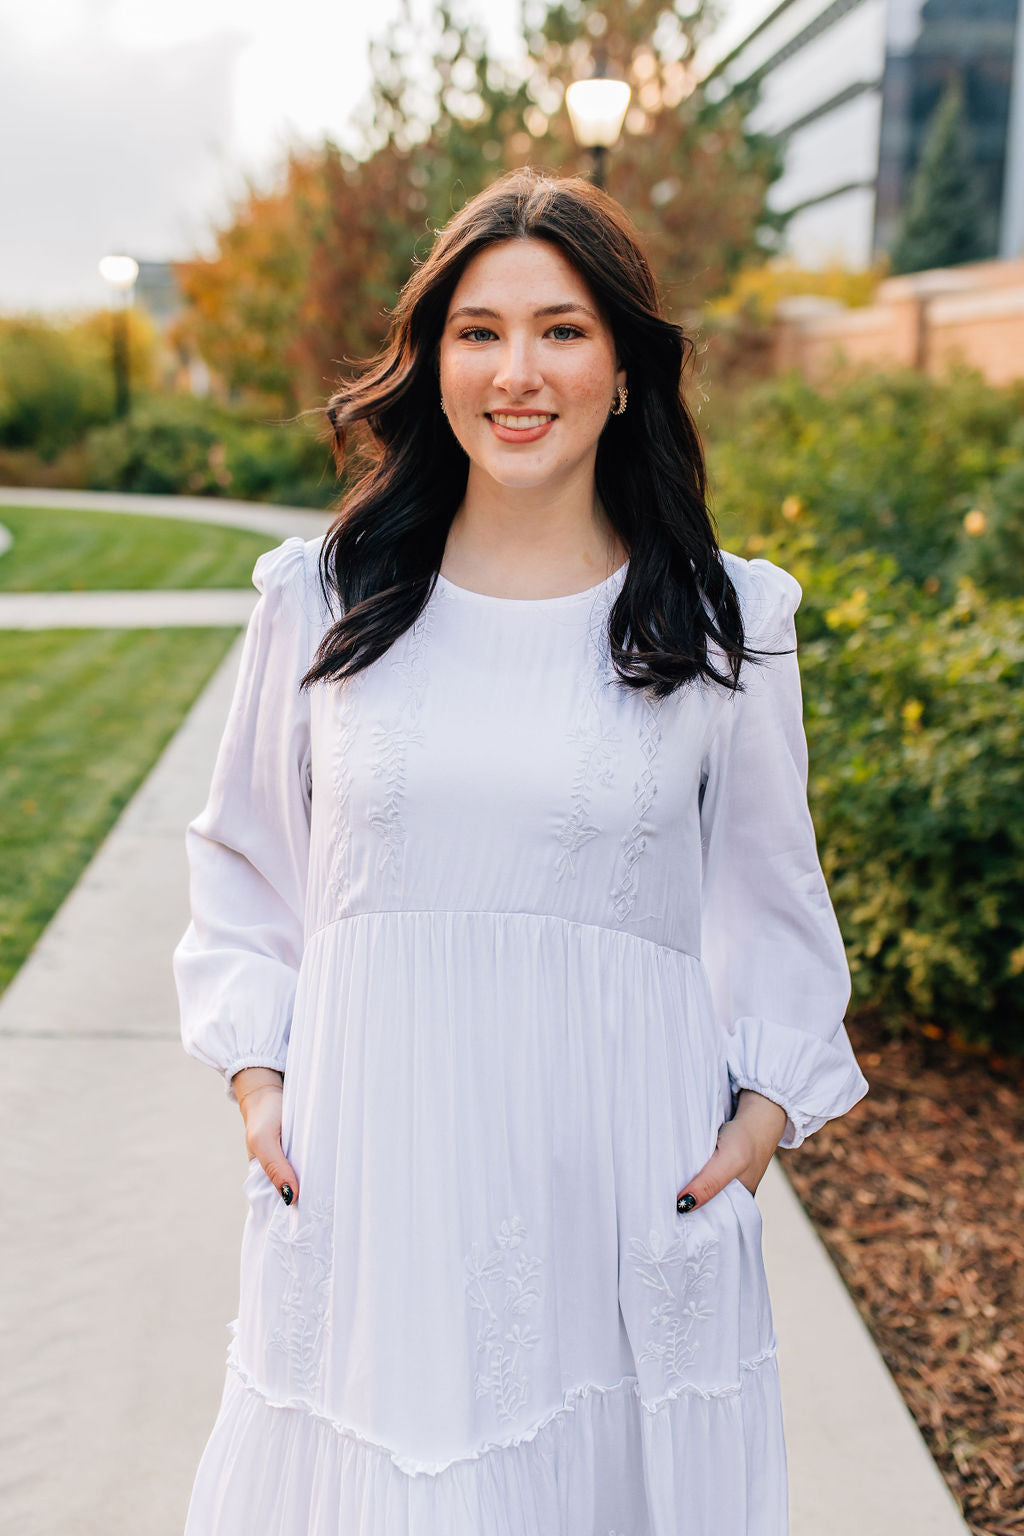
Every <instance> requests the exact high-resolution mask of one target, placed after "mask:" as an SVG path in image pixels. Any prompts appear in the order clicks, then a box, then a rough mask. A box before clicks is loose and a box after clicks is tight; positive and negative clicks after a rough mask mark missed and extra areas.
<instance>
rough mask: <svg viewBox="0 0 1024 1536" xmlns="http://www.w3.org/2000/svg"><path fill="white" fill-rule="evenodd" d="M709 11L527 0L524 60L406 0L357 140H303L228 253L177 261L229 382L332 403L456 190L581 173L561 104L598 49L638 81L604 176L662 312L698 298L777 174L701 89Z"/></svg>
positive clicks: (773, 157)
mask: <svg viewBox="0 0 1024 1536" xmlns="http://www.w3.org/2000/svg"><path fill="white" fill-rule="evenodd" d="M708 16H709V13H708V11H707V10H706V7H705V4H704V0H696V8H695V9H693V10H684V8H683V0H606V3H604V4H603V5H598V3H597V0H565V3H556V0H525V3H524V15H523V22H524V34H525V41H526V55H525V57H524V59H523V61H522V64H521V66H520V65H516V64H513V65H506V64H504V63H503V62H501V61H498V60H494V59H492V58H491V57H490V56H489V53H488V50H487V42H486V36H485V34H484V33H483V30H482V29H481V28H480V27H478V26H477V25H476V24H474V23H472V22H470V23H463V22H462V21H461V20H460V19H459V18H458V16H457V15H456V14H455V13H454V11H453V10H452V9H451V7H450V6H449V4H447V3H440V4H438V5H437V6H436V8H435V10H434V11H433V13H432V16H431V20H430V23H429V26H428V28H427V34H426V36H423V35H421V34H420V33H419V32H418V31H417V29H416V27H415V26H414V23H413V21H412V17H411V10H410V7H409V4H408V0H405V4H404V5H403V8H402V11H401V13H400V14H399V16H398V18H397V19H396V20H395V21H393V22H392V24H391V26H390V27H389V29H388V31H387V32H386V33H385V36H384V40H383V41H382V42H378V43H376V44H375V45H373V47H372V49H371V63H372V66H373V87H372V92H371V98H370V101H369V103H368V106H367V108H366V109H365V110H364V112H363V114H362V116H361V118H360V117H357V119H356V126H357V128H358V129H359V131H360V135H361V138H362V147H361V150H360V152H359V153H358V154H353V153H349V152H348V151H343V150H341V149H339V148H338V146H337V145H335V144H331V143H327V144H325V145H324V146H323V147H322V148H321V149H318V150H306V151H301V152H300V151H297V150H295V151H292V153H291V154H290V155H289V157H288V160H287V163H286V165H285V167H284V169H283V174H282V175H281V176H280V179H279V183H278V185H277V187H276V188H274V189H272V190H270V191H260V190H258V189H256V188H254V187H249V189H248V191H247V194H246V195H245V196H244V197H243V198H242V200H241V201H240V202H239V204H238V206H237V207H236V208H235V210H234V211H233V214H232V216H231V219H230V221H229V223H228V224H227V226H226V227H225V228H223V229H222V230H220V231H219V233H218V235H217V250H216V253H215V255H214V256H213V257H212V258H211V259H209V260H196V261H193V262H190V263H185V264H183V265H182V267H181V268H180V283H181V287H182V290H183V292H184V294H185V297H186V300H187V304H188V313H187V316H186V318H185V320H184V322H183V323H182V326H181V328H180V334H181V336H182V339H185V338H187V339H189V340H190V341H191V342H192V343H193V344H194V345H195V346H197V347H198V349H199V351H200V352H201V353H202V355H203V356H204V358H205V359H206V361H207V362H208V363H209V364H210V366H211V367H212V368H213V369H214V370H215V371H216V373H217V374H219V376H220V377H221V379H222V380H223V381H224V383H225V384H226V385H227V386H228V387H229V388H231V389H235V390H244V391H246V392H248V393H254V394H256V395H257V396H259V397H260V398H263V399H265V400H267V401H268V402H271V401H272V402H274V403H275V404H276V405H277V406H278V407H280V408H282V409H284V410H288V411H294V410H296V409H298V408H300V407H302V406H307V407H308V406H311V405H314V404H315V403H316V402H318V401H320V400H322V399H323V398H324V397H325V395H326V394H327V393H328V392H329V391H330V389H331V387H332V384H333V381H334V377H335V375H336V371H337V368H338V366H339V365H342V364H346V363H350V362H355V361H356V360H358V359H360V358H362V357H367V356H369V355H371V354H372V353H373V352H374V351H375V350H376V348H377V346H378V345H379V343H380V341H381V340H382V339H383V336H384V334H385V333H386V330H387V326H388V323H389V309H390V306H391V305H392V304H393V303H394V299H395V297H396V295H397V293H398V290H399V288H400V287H401V286H402V283H403V282H404V281H405V279H406V277H407V276H408V274H409V270H410V267H411V264H412V262H413V260H414V259H417V258H422V256H423V255H424V254H425V252H426V251H427V250H428V249H429V246H430V242H431V240H432V239H433V234H434V231H435V230H436V229H438V228H439V227H440V226H441V225H443V224H444V223H445V222H446V221H447V220H448V218H449V217H450V216H451V214H452V213H453V212H454V211H455V210H456V209H457V208H458V207H460V206H461V205H462V203H464V202H465V201H466V200H467V199H468V198H470V197H472V196H473V195H474V194H475V193H476V192H477V191H479V190H480V189H481V188H482V187H484V186H486V185H487V184H488V183H490V182H491V181H492V180H494V179H495V177H496V176H498V175H500V174H502V173H503V172H504V171H506V170H509V169H512V168H514V167H515V166H519V165H523V164H532V165H534V166H536V167H537V168H539V169H545V170H548V171H551V172H552V173H554V174H557V175H571V174H584V175H585V174H587V172H588V169H589V156H588V153H587V152H586V151H581V150H580V149H579V148H578V146H577V145H576V143H575V141H574V139H573V137H572V132H571V128H570V124H569V121H568V116H567V113H566V112H565V111H564V110H563V99H564V92H565V86H566V85H567V84H568V83H569V81H570V80H572V79H574V78H578V77H581V76H586V75H588V74H589V73H591V71H592V69H593V68H594V65H595V63H596V62H597V53H598V49H600V51H601V53H602V55H603V57H604V60H605V62H606V65H607V68H608V72H609V73H619V74H621V75H622V77H623V78H625V79H628V80H629V81H630V83H631V85H632V86H633V88H634V95H635V104H634V105H633V107H632V108H631V111H630V114H629V116H628V118H627V121H626V125H625V132H624V134H623V137H622V140H621V143H620V144H619V146H617V148H616V149H615V150H614V152H613V154H612V156H611V167H610V174H609V177H608V190H609V192H610V193H611V194H612V196H614V197H617V198H619V199H620V201H622V203H623V204H624V205H625V206H626V207H627V208H628V209H629V211H630V212H631V214H632V215H633V217H634V219H635V220H636V222H637V224H638V225H639V227H640V229H641V230H642V231H643V232H644V234H645V236H646V238H647V242H648V255H649V257H650V259H651V261H652V264H653V265H654V267H655V270H656V272H657V273H658V275H659V278H660V280H661V282H662V285H663V292H664V294H665V297H666V301H667V304H668V307H669V310H670V311H672V310H676V311H681V310H686V311H689V310H691V309H692V308H693V307H695V306H697V305H699V304H700V303H701V302H702V301H703V300H704V299H705V298H706V297H707V296H708V295H710V294H713V293H715V292H717V291H719V290H720V289H721V288H722V287H723V286H725V285H726V284H727V282H728V279H729V277H730V276H731V274H732V273H733V271H735V270H736V268H737V267H738V266H739V265H740V264H741V263H742V262H743V260H745V259H747V258H749V257H750V255H751V254H752V252H754V251H756V250H757V249H758V241H759V239H760V238H761V232H762V231H763V230H764V229H765V228H766V227H768V226H770V224H771V215H770V213H768V211H767V209H766V205H765V194H766V191H767V188H768V185H769V184H770V182H771V180H772V179H773V177H774V176H775V175H777V174H778V172H779V170H780V169H781V166H780V162H779V160H778V154H777V151H776V149H775V147H774V146H773V145H772V144H771V143H770V141H768V140H767V139H764V138H761V137H759V136H757V135H752V134H749V133H747V132H746V130H745V129H744V126H743V123H744V118H745V115H746V112H747V111H748V110H749V107H750V102H749V101H748V100H746V99H745V98H743V99H741V97H740V95H739V94H734V95H733V96H731V97H730V98H729V99H728V100H726V101H723V102H721V103H718V104H712V103H711V102H709V101H708V100H707V99H706V96H705V93H704V91H703V90H702V88H701V85H700V81H699V79H698V77H697V71H696V66H695V63H694V56H695V52H696V47H697V43H698V41H699V39H700V37H701V36H702V35H703V32H704V30H705V29H706V27H707V26H708V24H709V22H708Z"/></svg>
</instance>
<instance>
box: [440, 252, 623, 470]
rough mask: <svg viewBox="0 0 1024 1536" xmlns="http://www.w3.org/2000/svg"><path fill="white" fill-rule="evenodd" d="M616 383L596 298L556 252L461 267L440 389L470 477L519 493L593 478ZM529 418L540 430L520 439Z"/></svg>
mask: <svg viewBox="0 0 1024 1536" xmlns="http://www.w3.org/2000/svg"><path fill="white" fill-rule="evenodd" d="M555 308H557V310H558V312H557V313H551V312H550V311H551V310H552V309H555ZM472 310H475V311H477V312H476V313H467V311H472ZM484 311H486V313H484ZM544 311H548V312H547V313H544ZM625 382H626V373H625V369H623V368H616V356H615V342H614V339H613V337H612V333H611V330H610V328H609V327H608V325H607V324H606V323H605V321H604V319H603V317H602V316H601V315H600V314H599V312H598V306H597V302H596V300H595V298H594V295H593V293H592V292H591V290H590V288H589V286H588V284H587V283H586V282H585V281H584V279H583V278H582V277H581V276H580V275H579V273H578V272H577V271H576V269H575V268H574V267H573V266H572V264H571V263H570V262H569V261H568V260H566V258H565V257H564V256H563V254H562V252H561V250H560V249H559V247H558V246H556V245H553V244H552V243H551V242H550V241H547V240H538V239H533V238H530V239H525V240H524V239H514V240H503V241H501V242H500V243H499V244H497V245H490V246H488V247H487V248H486V249H485V250H483V251H480V252H479V253H478V254H477V255H476V256H474V257H473V258H472V260H471V261H469V262H468V263H467V264H466V266H465V268H464V270H463V272H462V276H461V277H460V279H459V282H458V283H457V285H456V287H455V291H454V293H453V294H452V297H451V301H450V303H449V305H448V315H447V318H446V321H445V328H444V333H443V335H442V338H441V348H440V384H441V396H442V398H443V400H444V404H445V409H446V411H447V413H448V421H449V423H450V425H451V429H452V431H453V432H454V433H455V436H456V437H457V438H458V440H459V442H460V443H461V444H462V447H463V448H464V449H465V451H466V453H467V454H468V456H469V459H470V463H471V474H472V473H473V472H482V473H483V474H485V475H487V476H489V477H490V478H491V479H493V480H494V481H496V482H497V483H498V484H499V485H504V486H515V487H521V488H525V487H528V486H540V485H543V484H545V483H546V482H550V481H558V480H563V479H567V478H572V477H574V476H575V475H576V474H578V473H579V471H580V470H581V468H583V469H585V470H586V469H588V468H589V472H590V473H591V474H592V473H593V465H594V460H595V458H596V456H597V440H598V438H599V437H600V435H601V432H602V431H603V429H604V426H605V423H606V422H607V420H608V413H609V411H610V410H611V408H612V406H613V405H614V404H615V400H616V388H617V386H618V385H620V384H625ZM535 416H541V417H543V418H544V421H545V422H546V423H547V424H546V425H542V426H541V427H539V428H536V427H533V428H528V427H526V423H527V422H529V421H530V420H531V418H533V417H535ZM508 417H510V418H512V419H511V421H510V422H509V421H507V419H506V418H508ZM548 418H553V419H552V420H550V421H549V420H548ZM503 422H504V423H505V424H504V425H503V424H502V423H503Z"/></svg>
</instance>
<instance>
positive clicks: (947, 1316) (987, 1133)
mask: <svg viewBox="0 0 1024 1536" xmlns="http://www.w3.org/2000/svg"><path fill="white" fill-rule="evenodd" d="M925 1028H926V1030H927V1033H926V1034H922V1033H921V1030H920V1026H918V1027H917V1029H916V1030H914V1032H910V1031H907V1032H905V1033H903V1034H902V1035H900V1036H898V1037H895V1038H894V1037H891V1036H890V1035H889V1034H888V1032H887V1031H886V1030H885V1028H884V1027H883V1026H882V1025H881V1023H880V1022H879V1021H878V1020H876V1019H870V1018H868V1019H864V1018H861V1019H855V1020H852V1021H850V1023H849V1024H848V1029H849V1033H850V1038H851V1040H852V1042H853V1045H854V1049H855V1050H856V1052H857V1055H858V1059H859V1060H860V1062H861V1066H862V1069H863V1071H864V1075H865V1077H866V1078H867V1079H868V1082H869V1083H870V1085H871V1091H870V1092H869V1093H868V1095H867V1096H866V1097H865V1098H864V1099H862V1100H861V1102H860V1103H859V1104H858V1105H856V1106H855V1107H854V1108H853V1109H852V1110H851V1111H850V1112H849V1114H848V1115H844V1116H843V1117H842V1118H841V1119H839V1120H835V1121H832V1122H830V1123H829V1124H828V1125H826V1126H824V1127H823V1128H822V1129H821V1130H820V1131H818V1132H817V1133H816V1134H815V1135H813V1136H811V1137H809V1138H808V1139H807V1141H806V1142H805V1143H804V1144H803V1146H802V1147H798V1148H797V1149H796V1150H795V1151H792V1152H787V1153H783V1154H782V1156H781V1157H780V1162H781V1164H782V1166H783V1168H784V1169H785V1171H786V1173H787V1174H788V1175H789V1178H790V1182H791V1183H792V1185H793V1187H794V1188H795V1190H796V1192H797V1194H798V1195H799V1197H800V1199H801V1201H802V1202H803V1205H804V1207H805V1209H806V1210H807V1212H808V1214H809V1215H810V1217H811V1219H812V1221H813V1222H814V1224H815V1227H816V1228H817V1230H818V1232H819V1234H820V1235H821V1238H822V1240H823V1241H824V1243H825V1244H826V1246H827V1248H828V1250H829V1252H830V1254H831V1256H832V1258H833V1260H834V1262H835V1264H836V1266H837V1268H838V1269H839V1272H840V1274H841V1275H842V1277H843V1280H844V1281H845V1283H846V1285H847V1287H848V1288H849V1291H850V1293H851V1295H852V1296H853V1299H854V1301H855V1302H856V1304H857V1307H858V1308H859V1310H860V1313H861V1316H862V1317H863V1319H864V1321H865V1323H866V1324H867V1326H868V1328H869V1329H870V1331H871V1334H872V1335H873V1337H874V1339H875V1342H876V1344H877V1345H878V1348H879V1350H880V1352H881V1354H882V1356H883V1358H884V1360H885V1362H886V1364H887V1365H888V1367H889V1369H890V1371H891V1372H892V1374H893V1376H894V1377H895V1380H896V1382H897V1384H898V1386H899V1388H900V1390H901V1392H902V1393H903V1397H904V1399H905V1401H906V1402H907V1404H908V1406H909V1408H910V1411H911V1412H912V1413H913V1415H914V1418H915V1419H916V1420H917V1423H918V1425H919V1427H920V1429H921V1432H922V1434H923V1436H924V1438H925V1440H926V1442H927V1444H928V1446H929V1448H930V1450H931V1452H932V1455H933V1456H934V1457H935V1460H936V1462H937V1463H938V1465H939V1467H940V1469H941V1470H942V1473H943V1475H944V1476H945V1478H946V1481H947V1483H948V1484H949V1487H950V1489H951V1490H952V1492H953V1495H954V1497H955V1499H956V1500H957V1502H958V1503H959V1505H960V1507H961V1508H962V1510H963V1512H964V1516H965V1518H966V1520H967V1523H968V1525H969V1526H970V1529H971V1531H972V1532H973V1533H974V1536H1024V1327H1022V1319H1024V1063H1022V1062H1020V1061H1017V1062H1015V1063H1011V1062H1006V1061H999V1060H998V1059H990V1058H986V1057H982V1056H979V1055H977V1054H975V1053H972V1052H970V1051H969V1050H967V1049H965V1048H963V1047H962V1046H960V1047H958V1046H957V1045H956V1044H955V1043H954V1042H951V1041H949V1040H947V1039H944V1038H943V1037H942V1036H941V1034H940V1032H939V1031H938V1030H937V1029H934V1028H930V1027H928V1026H925ZM929 1034H930V1035H931V1036H932V1038H928V1035H929Z"/></svg>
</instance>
